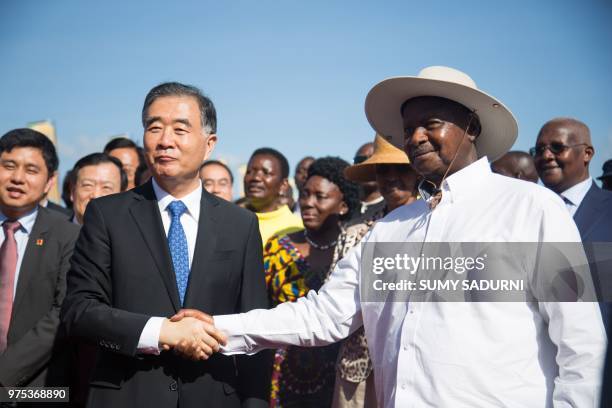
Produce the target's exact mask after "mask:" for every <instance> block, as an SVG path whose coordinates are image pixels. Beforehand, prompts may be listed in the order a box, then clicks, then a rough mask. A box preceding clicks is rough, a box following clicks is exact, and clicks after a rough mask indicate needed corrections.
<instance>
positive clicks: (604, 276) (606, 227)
mask: <svg viewBox="0 0 612 408" xmlns="http://www.w3.org/2000/svg"><path fill="white" fill-rule="evenodd" d="M574 221H575V222H576V225H577V226H578V230H579V231H580V236H581V237H582V242H583V243H584V247H585V251H586V253H587V256H588V258H589V264H590V269H591V273H592V275H593V282H594V284H595V289H596V291H597V296H598V298H599V300H600V301H601V303H600V307H601V313H602V316H603V319H604V324H605V326H606V332H607V333H608V335H610V329H611V328H610V327H609V325H608V320H609V319H608V314H610V313H612V308H611V306H612V303H610V302H611V301H612V262H610V261H609V260H608V259H610V255H609V253H610V251H609V249H610V247H611V246H612V193H611V192H609V191H606V190H602V189H600V188H599V187H597V186H596V185H595V184H593V185H592V186H591V188H590V189H589V191H588V192H587V194H586V195H585V196H584V199H583V200H582V203H580V206H579V207H578V210H577V211H576V214H574ZM602 243H604V244H602ZM608 243H609V244H608Z"/></svg>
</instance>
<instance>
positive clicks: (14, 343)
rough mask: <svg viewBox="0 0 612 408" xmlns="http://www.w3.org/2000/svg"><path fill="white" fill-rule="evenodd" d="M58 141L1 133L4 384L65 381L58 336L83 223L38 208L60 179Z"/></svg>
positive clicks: (0, 346)
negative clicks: (70, 266) (55, 144)
mask: <svg viewBox="0 0 612 408" xmlns="http://www.w3.org/2000/svg"><path fill="white" fill-rule="evenodd" d="M57 166H58V159H57V155H56V152H55V148H54V147H53V143H51V141H50V140H49V139H47V137H46V136H44V135H43V134H41V133H39V132H37V131H34V130H31V129H16V130H12V131H10V132H8V133H7V134H5V135H4V136H2V138H0V224H1V225H2V229H1V230H0V244H1V245H0V384H2V385H3V386H20V387H25V386H45V385H53V386H65V385H66V382H65V381H66V378H65V377H64V375H65V374H66V373H65V372H64V371H65V369H66V367H67V366H66V364H67V361H65V357H66V353H65V352H66V350H65V347H62V346H64V343H63V341H61V336H60V335H58V334H57V333H58V327H59V324H60V308H61V304H62V301H63V299H64V295H65V293H66V273H67V271H68V269H69V261H70V257H71V255H72V250H73V247H74V243H75V241H76V238H77V235H78V230H79V228H78V227H77V226H76V225H73V224H71V223H70V222H68V221H67V220H66V219H65V217H62V216H61V215H59V214H56V213H55V212H53V211H50V210H47V209H46V208H44V207H41V206H39V204H38V203H39V202H40V200H41V199H42V197H43V196H44V195H45V194H46V193H47V192H48V191H49V189H50V188H51V186H52V185H53V183H54V181H55V177H56V176H55V175H56V170H57Z"/></svg>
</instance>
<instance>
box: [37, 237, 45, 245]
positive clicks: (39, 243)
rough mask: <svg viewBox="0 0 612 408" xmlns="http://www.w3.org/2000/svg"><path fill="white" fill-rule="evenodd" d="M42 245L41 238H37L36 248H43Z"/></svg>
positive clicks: (42, 240) (43, 241)
mask: <svg viewBox="0 0 612 408" xmlns="http://www.w3.org/2000/svg"><path fill="white" fill-rule="evenodd" d="M44 243H45V240H44V239H42V238H38V239H37V240H36V246H43V244H44Z"/></svg>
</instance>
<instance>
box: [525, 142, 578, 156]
mask: <svg viewBox="0 0 612 408" xmlns="http://www.w3.org/2000/svg"><path fill="white" fill-rule="evenodd" d="M588 145H589V144H588V143H577V144H573V145H566V144H563V143H561V142H553V143H551V144H543V145H539V146H536V147H532V148H531V149H529V154H530V155H532V156H533V157H538V156H542V155H543V154H544V152H545V151H546V149H548V150H550V152H551V153H552V154H554V155H558V154H561V153H563V152H564V151H566V150H567V149H570V148H572V147H578V146H588Z"/></svg>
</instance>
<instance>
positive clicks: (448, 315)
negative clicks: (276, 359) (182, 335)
mask: <svg viewBox="0 0 612 408" xmlns="http://www.w3.org/2000/svg"><path fill="white" fill-rule="evenodd" d="M442 189H443V196H442V200H441V202H440V203H439V204H438V206H437V208H436V209H435V210H434V211H430V210H429V208H428V207H427V205H426V204H425V203H424V202H423V201H419V202H416V203H414V204H412V205H409V206H404V207H400V208H398V209H397V210H395V211H393V212H392V213H390V214H389V215H387V216H386V217H385V218H384V219H382V220H380V221H379V222H378V223H377V224H376V226H375V227H374V228H373V230H372V231H371V232H370V234H369V235H368V236H366V237H365V238H364V240H365V241H366V242H404V241H414V242H580V235H579V233H578V230H577V228H576V225H575V224H574V222H573V220H572V219H571V217H570V215H569V214H568V212H567V210H566V209H565V206H564V204H563V202H562V200H561V199H560V198H559V197H558V196H557V195H555V194H554V193H552V192H550V191H548V190H546V189H545V188H543V187H541V186H538V185H536V184H534V183H528V182H524V181H520V180H514V179H511V178H509V177H503V176H499V175H496V174H493V173H492V172H491V171H490V169H489V165H488V162H487V160H486V158H483V159H481V160H479V161H477V162H475V163H473V164H472V165H470V166H468V167H466V168H464V169H462V170H461V171H459V172H457V173H455V174H453V175H452V176H450V177H448V179H447V180H446V181H445V182H444V183H443V186H442ZM361 250H362V248H361V245H357V246H356V247H355V248H353V249H352V250H351V251H349V253H348V254H347V255H346V256H345V258H344V259H343V260H342V261H340V262H339V263H338V265H337V267H336V268H335V270H334V271H333V273H332V275H331V277H330V279H329V281H328V282H327V283H326V284H325V285H324V286H323V287H322V288H321V289H320V290H319V292H318V293H316V292H315V291H311V292H309V293H308V295H307V296H306V297H304V298H301V299H299V300H298V301H297V302H295V303H283V304H281V305H279V306H278V307H276V308H274V309H272V310H253V311H250V312H248V313H244V314H239V315H227V316H215V318H214V319H215V324H216V325H217V327H218V328H219V329H221V330H223V331H224V332H225V333H227V334H228V337H229V341H228V345H227V347H225V349H224V350H225V353H226V354H235V353H253V352H257V351H259V350H261V349H263V348H270V347H278V346H282V345H301V346H317V345H324V344H328V343H330V342H335V341H338V340H340V339H343V338H345V337H346V336H348V335H349V333H351V332H352V331H353V330H355V329H357V328H358V327H359V326H360V325H361V324H362V323H363V325H364V327H365V333H366V337H367V340H368V347H369V349H370V355H371V358H372V362H373V365H374V378H375V384H376V395H377V398H378V405H379V406H380V407H386V408H391V407H398V408H400V407H401V408H404V407H453V408H455V407H470V408H475V407H491V406H507V407H552V406H554V407H580V408H582V407H589V408H590V407H593V408H594V407H597V406H598V399H599V395H600V386H601V371H602V366H603V359H604V355H605V348H606V338H605V334H604V329H603V324H602V322H601V315H600V311H599V308H598V306H597V303H592V302H581V303H559V302H556V303H555V302H550V303H526V302H496V303H492V302H487V303H458V302H452V303H450V302H449V303H442V302H438V303H435V302H429V303H425V302H420V303H417V302H378V303H375V302H365V301H363V299H361V298H360V260H361ZM507 262H508V264H507V265H505V267H508V268H513V267H516V265H517V264H518V262H519V261H517V260H514V259H508V261H507Z"/></svg>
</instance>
